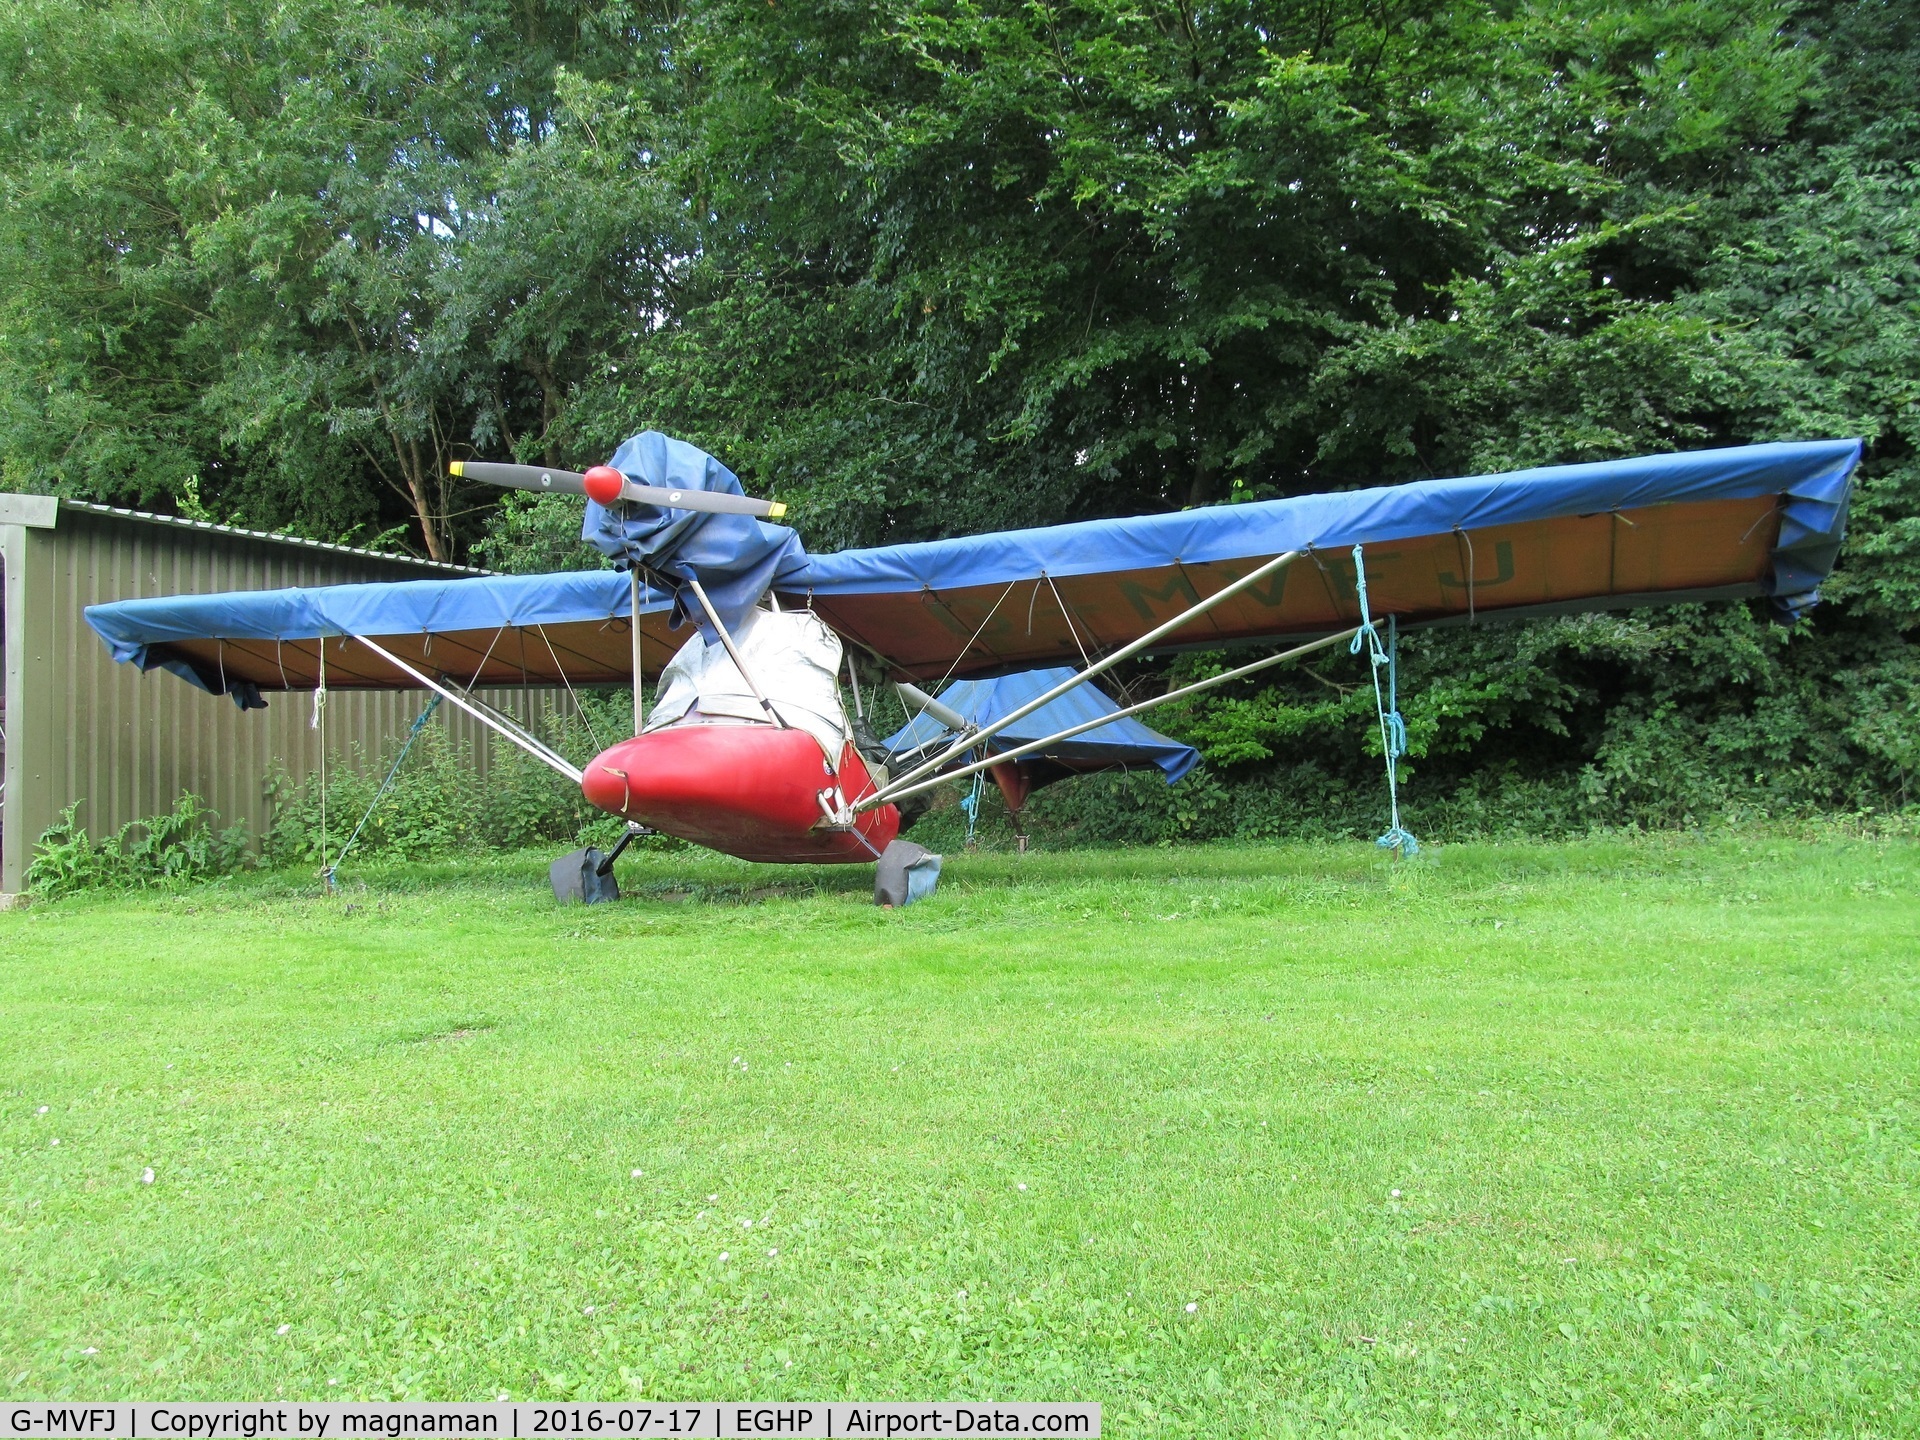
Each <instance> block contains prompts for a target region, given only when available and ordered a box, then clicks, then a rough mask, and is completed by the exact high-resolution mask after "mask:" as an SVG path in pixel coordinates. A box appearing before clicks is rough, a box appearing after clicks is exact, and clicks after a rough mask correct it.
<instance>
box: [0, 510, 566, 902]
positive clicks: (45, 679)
mask: <svg viewBox="0 0 1920 1440" xmlns="http://www.w3.org/2000/svg"><path fill="white" fill-rule="evenodd" d="M0 566H4V576H5V590H4V596H5V600H4V604H5V611H4V616H5V626H4V634H5V644H6V650H5V676H6V688H5V702H6V709H5V711H4V714H3V715H0V721H3V723H4V745H5V787H6V788H5V790H4V791H0V803H3V804H4V812H3V813H0V894H4V895H9V896H10V895H13V894H17V893H18V892H19V891H20V890H21V889H22V888H23V884H24V877H25V874H26V868H27V865H28V864H29V863H30V862H31V860H32V853H33V845H34V842H35V841H36V840H37V839H38V838H39V836H40V834H41V832H42V831H44V830H45V829H46V827H47V826H48V825H50V824H51V823H52V822H53V820H54V819H55V817H56V816H58V815H59V813H60V811H61V810H62V809H63V808H65V807H66V806H67V805H68V804H70V803H72V802H73V801H76V800H77V801H80V802H81V807H80V818H81V820H82V821H83V823H85V825H86V826H87V829H88V831H89V832H90V833H91V834H94V835H104V834H111V833H112V832H113V831H114V830H115V829H117V828H118V827H119V826H121V825H122V824H124V823H126V822H127V821H129V820H137V819H142V818H145V817H147V816H151V815H157V814H161V813H163V812H165V811H168V810H171V809H172V808H173V805H174V802H175V801H176V800H177V799H178V798H179V797H180V795H181V794H182V793H183V792H185V791H189V790H191V791H193V792H194V793H195V794H197V795H199V796H200V797H201V799H203V800H204V801H206V803H207V804H209V805H211V806H212V807H213V808H214V809H216V810H218V811H219V812H220V815H221V819H222V822H223V823H225V824H232V823H234V822H235V821H239V820H245V821H246V822H247V824H248V826H249V828H250V829H251V831H252V833H253V834H254V835H255V836H256V837H257V836H258V835H260V834H261V832H262V831H263V830H264V829H265V827H266V825H267V822H268V820H269V818H270V817H269V813H268V799H267V795H266V788H265V786H266V780H267V778H268V776H269V774H270V773H271V772H272V770H273V769H274V767H275V766H276V765H280V766H284V767H285V768H286V770H287V772H288V773H289V774H290V775H292V776H293V778H294V779H296V780H298V779H300V778H301V777H302V776H304V775H305V774H306V773H307V772H308V770H309V769H311V768H312V767H313V766H315V765H316V764H318V762H319V758H320V736H319V734H318V733H317V732H316V731H314V730H313V729H312V728H310V726H309V724H308V721H309V718H310V715H311V707H310V705H309V704H308V702H307V697H306V696H304V695H285V696H273V697H271V698H270V703H269V705H268V707H267V709H266V710H265V711H259V710H255V711H251V712H247V713H244V714H243V713H242V712H241V711H240V710H239V709H238V708H237V707H236V706H235V705H234V703H233V702H232V701H231V700H228V699H225V698H223V697H218V696H213V695H208V694H206V693H205V692H203V691H200V690H197V689H195V688H194V687H193V686H191V685H188V684H186V683H185V682H183V681H181V680H179V679H178V678H176V677H175V676H172V675H169V674H167V673H165V672H164V671H154V672H152V673H151V674H146V675H142V674H141V673H140V672H139V671H138V670H136V669H135V668H134V667H133V666H131V665H118V664H115V663H114V661H113V659H112V657H111V656H109V655H108V653H107V648H106V646H105V645H103V644H101V643H100V640H99V637H97V636H96V635H95V634H94V633H93V631H92V630H91V629H89V628H88V627H87V623H86V621H85V619H83V618H82V616H81V611H82V610H83V609H84V608H85V607H86V606H88V605H92V604H94V603H96V602H98V601H103V600H131V599H134V598H136V597H139V596H145V595H183V594H210V593H213V592H216V591H223V590H269V589H275V588H278V587H280V586H287V585H334V584H343V583H349V582H353V581H363V580H408V579H420V578H426V577H433V576H439V577H445V576H448V575H458V574H480V573H481V572H479V571H475V570H465V569H462V568H461V567H457V566H450V565H438V564H433V563H431V562H428V561H421V560H409V559H407V558H405V557H402V556H395V555H381V554H377V553H375V552H373V551H370V550H356V549H353V548H351V547H349V546H344V545H328V544H323V543H321V542H319V541H312V540H301V539H298V538H295V537H292V536H286V535H268V534H263V533H261V532H259V531H250V530H236V529H233V528H230V527H228V526H224V525H209V524H203V523H200V522H196V521H192V520H181V519H176V518H174V517H171V516H165V515H148V514H144V513H142V512H140V511H135V510H117V509H112V508H110V507H107V506H104V505H90V504H86V503H84V502H80V501H73V500H59V499H55V498H54V497H52V496H47V495H0ZM487 698H488V699H489V700H490V702H491V703H493V704H495V705H497V706H499V707H500V708H501V709H503V710H505V711H507V713H509V714H513V715H515V716H517V717H518V718H520V719H522V720H523V721H524V720H526V719H528V718H529V717H531V716H533V715H538V714H540V713H541V712H542V710H543V708H544V707H545V706H547V705H549V704H556V705H564V703H565V700H566V696H565V692H564V691H560V692H552V691H546V690H522V691H503V692H499V693H490V694H489V695H488V697H487ZM422 703H423V698H422V696H421V695H420V694H419V693H418V692H414V691H399V692H367V691H335V692H333V694H331V695H330V696H329V697H328V700H327V724H326V738H327V750H328V763H329V764H334V763H347V761H348V759H349V757H351V756H352V755H353V752H354V747H355V746H356V745H358V746H360V747H362V749H363V750H364V751H365V752H366V753H368V754H374V755H377V754H378V753H379V751H380V750H381V748H382V747H383V746H385V745H386V744H387V743H388V742H389V741H390V740H392V739H393V738H394V737H396V736H398V735H401V734H403V733H404V732H405V731H406V728H407V726H408V725H409V724H410V723H411V722H412V720H413V717H414V716H415V715H417V714H418V713H419V712H420V709H421V706H422ZM449 709H450V707H446V706H442V707H441V710H440V712H439V713H440V716H441V717H445V723H447V724H448V726H449V728H450V729H451V730H452V731H453V732H454V733H455V735H456V736H458V737H460V738H462V739H469V740H472V741H473V742H474V750H475V754H476V757H477V759H478V761H479V763H480V765H481V766H482V767H483V768H484V766H485V765H486V763H487V756H488V754H489V748H490V742H491V738H492V737H491V736H490V734H489V733H488V732H487V731H485V730H484V729H482V728H481V727H480V726H478V725H477V724H476V723H475V722H473V721H471V720H469V719H468V718H467V717H466V716H464V715H460V714H458V713H457V712H454V713H452V714H449Z"/></svg>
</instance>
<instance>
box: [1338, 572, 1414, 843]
mask: <svg viewBox="0 0 1920 1440" xmlns="http://www.w3.org/2000/svg"><path fill="white" fill-rule="evenodd" d="M1353 588H1354V591H1355V593H1356V594H1357V595H1358V596H1359V597H1360V630H1359V633H1358V634H1356V635H1355V636H1354V637H1353V644H1352V645H1351V646H1350V647H1348V648H1349V650H1350V652H1351V653H1352V654H1355V655H1358V654H1359V653H1360V651H1361V650H1362V649H1363V648H1364V649H1365V650H1366V652H1367V658H1368V659H1369V660H1370V661H1371V662H1372V664H1371V665H1369V666H1368V668H1369V669H1370V670H1371V671H1372V672H1373V707H1374V713H1375V715H1376V716H1377V717H1378V718H1379V721H1380V749H1381V752H1382V753H1383V754H1385V756H1386V757H1387V809H1388V812H1389V816H1390V819H1389V823H1388V826H1387V833H1386V834H1384V835H1382V836H1381V837H1380V838H1379V839H1378V840H1376V841H1375V842H1374V843H1375V844H1376V845H1379V846H1382V847H1383V848H1385V849H1388V850H1394V851H1397V852H1398V853H1399V854H1400V855H1401V856H1402V857H1403V858H1404V857H1405V856H1408V855H1417V854H1419V853H1420V842H1419V841H1418V840H1416V839H1414V838H1413V832H1412V831H1411V830H1409V829H1407V828H1406V827H1405V826H1403V825H1402V824H1401V823H1400V757H1401V756H1402V755H1404V754H1406V753H1407V722H1406V721H1405V720H1403V719H1401V718H1400V624H1399V621H1398V620H1397V619H1396V618H1395V617H1394V616H1392V615H1389V616H1388V617H1387V638H1386V641H1385V642H1384V643H1382V641H1381V639H1380V631H1379V628H1378V627H1377V626H1376V625H1375V624H1374V623H1373V616H1372V614H1371V613H1370V612H1369V610H1368V608H1367V562H1366V559H1365V557H1364V556H1363V555H1362V554H1361V553H1360V547H1359V546H1358V545H1356V546H1354V547H1353ZM1382 670H1385V671H1386V672H1387V682H1386V685H1385V687H1384V688H1383V687H1382V686H1381V683H1380V672H1381V671H1382Z"/></svg>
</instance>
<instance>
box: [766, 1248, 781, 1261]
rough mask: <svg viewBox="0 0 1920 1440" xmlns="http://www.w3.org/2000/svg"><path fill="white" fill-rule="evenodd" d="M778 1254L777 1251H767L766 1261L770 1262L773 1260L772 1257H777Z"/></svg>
mask: <svg viewBox="0 0 1920 1440" xmlns="http://www.w3.org/2000/svg"><path fill="white" fill-rule="evenodd" d="M779 1253H780V1252H779V1251H778V1250H769V1251H767V1259H769V1260H771V1259H773V1257H774V1256H776V1255H778V1254H779Z"/></svg>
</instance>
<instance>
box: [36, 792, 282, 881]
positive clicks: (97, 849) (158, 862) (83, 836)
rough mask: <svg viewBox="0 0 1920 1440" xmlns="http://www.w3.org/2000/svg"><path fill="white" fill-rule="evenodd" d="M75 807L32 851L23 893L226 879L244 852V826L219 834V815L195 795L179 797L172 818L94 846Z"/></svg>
mask: <svg viewBox="0 0 1920 1440" xmlns="http://www.w3.org/2000/svg"><path fill="white" fill-rule="evenodd" d="M79 809H80V802H79V801H78V800H76V801H74V803H73V804H71V805H69V806H67V808H66V809H65V810H63V811H61V812H60V818H59V819H58V820H56V821H54V822H53V824H51V825H49V826H48V827H47V829H46V830H45V832H44V833H43V834H42V835H41V836H40V840H39V843H38V844H37V845H36V846H35V847H34V857H33V863H32V864H31V865H30V866H28V868H27V888H28V889H30V890H32V891H34V892H35V893H37V894H41V895H45V896H48V897H57V896H60V895H68V894H72V893H74V892H75V891H79V890H111V889H144V888H146V887H149V886H154V885H168V884H184V883H188V882H191V881H195V880H206V879H210V878H212V877H213V876H216V875H225V874H227V873H228V872H229V871H232V870H234V869H236V868H238V866H239V865H240V863H241V860H242V859H243V858H244V856H245V855H246V850H247V827H246V826H245V825H244V824H241V825H230V826H228V827H227V828H225V829H223V830H216V829H215V828H214V825H213V822H214V821H215V820H216V819H217V818H218V817H219V812H218V811H215V810H209V809H208V808H207V807H206V805H205V804H204V803H203V802H202V801H201V799H200V797H199V796H198V795H195V794H192V793H191V792H189V793H188V794H185V795H182V796H181V797H180V799H179V801H178V802H177V803H176V804H175V805H174V807H173V810H172V812H171V813H169V814H166V815H156V816H153V817H152V818H150V819H146V820H129V821H128V822H127V823H126V824H125V825H122V826H121V827H120V829H119V830H118V831H117V832H115V833H114V834H113V835H111V836H108V837H107V838H106V839H104V840H93V839H90V838H89V837H88V835H87V832H86V829H85V827H84V826H82V825H81V824H80V822H79V819H78V813H79Z"/></svg>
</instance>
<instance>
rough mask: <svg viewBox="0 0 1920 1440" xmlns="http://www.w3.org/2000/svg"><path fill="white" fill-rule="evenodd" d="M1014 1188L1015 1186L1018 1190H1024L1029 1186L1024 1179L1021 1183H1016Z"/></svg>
mask: <svg viewBox="0 0 1920 1440" xmlns="http://www.w3.org/2000/svg"><path fill="white" fill-rule="evenodd" d="M1014 1188H1015V1189H1016V1190H1024V1189H1026V1188H1027V1182H1026V1181H1024V1180H1022V1181H1021V1182H1020V1183H1019V1184H1018V1185H1016V1186H1015V1187H1014Z"/></svg>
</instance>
